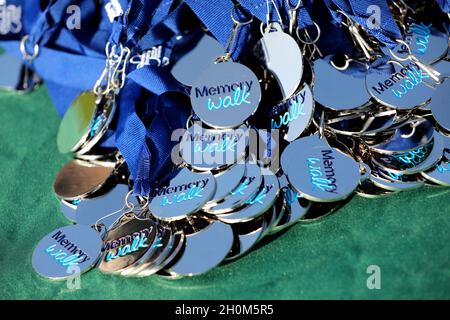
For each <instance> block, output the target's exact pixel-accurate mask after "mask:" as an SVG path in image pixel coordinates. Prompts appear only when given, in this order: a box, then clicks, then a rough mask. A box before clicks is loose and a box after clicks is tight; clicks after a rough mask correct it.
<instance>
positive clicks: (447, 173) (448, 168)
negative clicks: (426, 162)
mask: <svg viewBox="0 0 450 320" xmlns="http://www.w3.org/2000/svg"><path fill="white" fill-rule="evenodd" d="M421 174H422V176H424V177H425V178H426V179H427V180H429V181H431V182H434V183H436V184H438V185H441V186H446V187H450V161H448V160H447V159H446V158H444V159H442V160H441V161H439V163H438V164H436V165H435V166H434V167H433V168H432V169H431V170H429V171H425V172H422V173H421Z"/></svg>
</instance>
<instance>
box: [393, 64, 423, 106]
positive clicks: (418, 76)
mask: <svg viewBox="0 0 450 320" xmlns="http://www.w3.org/2000/svg"><path fill="white" fill-rule="evenodd" d="M411 69H412V70H413V71H414V72H412V71H411V70H408V72H407V75H408V76H407V78H408V79H406V80H404V81H403V84H400V89H392V93H393V94H394V95H395V96H396V97H397V98H399V99H401V98H402V97H403V96H404V95H406V94H407V93H408V92H410V91H412V90H414V88H415V87H416V86H418V85H419V84H421V83H422V82H423V79H427V78H429V77H430V76H429V75H427V74H424V73H423V71H422V70H418V69H416V68H415V66H411Z"/></svg>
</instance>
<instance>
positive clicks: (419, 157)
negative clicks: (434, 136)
mask: <svg viewBox="0 0 450 320" xmlns="http://www.w3.org/2000/svg"><path fill="white" fill-rule="evenodd" d="M426 156H427V148H425V147H420V148H418V149H417V150H413V151H410V152H408V153H404V154H400V155H393V157H394V158H395V159H398V160H399V161H400V162H402V163H403V164H407V165H418V164H420V163H422V162H423V160H424V158H425V157H426Z"/></svg>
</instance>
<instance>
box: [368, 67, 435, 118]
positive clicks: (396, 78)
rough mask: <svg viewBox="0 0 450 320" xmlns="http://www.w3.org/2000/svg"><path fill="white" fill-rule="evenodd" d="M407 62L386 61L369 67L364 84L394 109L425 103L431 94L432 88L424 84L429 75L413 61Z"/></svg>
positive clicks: (375, 95)
mask: <svg viewBox="0 0 450 320" xmlns="http://www.w3.org/2000/svg"><path fill="white" fill-rule="evenodd" d="M407 63H408V64H405V65H404V66H403V67H400V66H399V65H397V63H388V64H384V65H382V66H380V67H377V68H376V69H374V68H371V69H369V70H368V71H367V75H366V86H367V90H368V91H369V93H370V95H371V96H372V97H373V98H374V99H375V100H377V101H379V102H380V103H382V104H385V105H387V106H389V107H391V108H394V109H412V108H415V107H417V106H421V105H424V104H426V103H427V102H428V101H429V100H430V99H431V97H432V96H433V89H431V88H430V87H429V86H427V85H425V84H424V81H426V80H427V79H428V78H430V76H429V75H427V74H426V73H425V72H423V71H422V69H420V68H419V66H418V65H416V64H415V62H409V61H408V62H407Z"/></svg>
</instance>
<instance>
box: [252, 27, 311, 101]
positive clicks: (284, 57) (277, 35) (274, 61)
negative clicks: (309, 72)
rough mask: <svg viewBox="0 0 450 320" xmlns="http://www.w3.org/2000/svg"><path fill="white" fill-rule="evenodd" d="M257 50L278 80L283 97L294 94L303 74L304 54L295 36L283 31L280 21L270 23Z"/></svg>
mask: <svg viewBox="0 0 450 320" xmlns="http://www.w3.org/2000/svg"><path fill="white" fill-rule="evenodd" d="M255 50H256V51H257V52H258V54H257V55H258V58H259V59H260V62H261V64H262V65H263V66H264V67H265V69H266V70H268V71H269V72H270V73H271V74H272V75H273V76H274V78H275V80H276V81H277V83H278V86H279V88H280V91H281V94H282V96H283V99H287V98H289V97H290V96H292V95H293V94H294V93H295V91H296V90H297V88H298V86H299V85H300V81H301V79H302V74H303V56H302V53H301V51H300V48H299V46H298V44H297V42H296V41H295V40H294V38H292V37H291V36H290V35H289V34H287V33H285V32H283V30H282V27H281V25H280V24H279V23H270V24H269V25H268V26H267V27H266V29H265V31H264V33H263V37H262V38H261V40H259V42H258V43H257V45H256V49H255Z"/></svg>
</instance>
